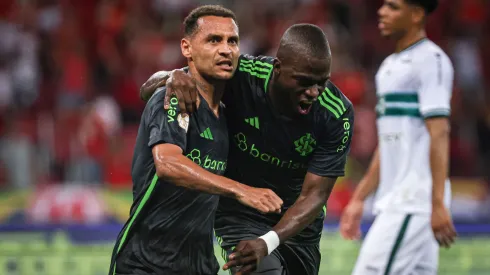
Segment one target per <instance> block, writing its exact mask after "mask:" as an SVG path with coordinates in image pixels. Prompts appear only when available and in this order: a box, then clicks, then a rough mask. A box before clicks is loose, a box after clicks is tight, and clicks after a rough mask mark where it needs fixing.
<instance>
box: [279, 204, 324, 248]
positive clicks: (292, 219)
mask: <svg viewBox="0 0 490 275" xmlns="http://www.w3.org/2000/svg"><path fill="white" fill-rule="evenodd" d="M324 205H325V200H323V198H320V196H318V195H313V196H305V197H299V198H298V200H297V201H296V202H295V203H294V205H293V206H292V207H291V208H290V209H288V211H286V213H285V214H284V216H283V217H282V219H281V220H280V221H279V223H278V224H277V225H276V226H274V228H273V230H274V231H275V232H276V233H277V235H278V236H279V240H280V242H281V243H283V242H284V241H286V240H287V239H289V238H291V237H293V236H295V235H296V234H298V233H299V232H301V230H303V229H304V228H305V227H307V226H308V225H309V224H311V223H312V222H313V221H314V220H315V218H316V217H317V216H318V214H319V213H320V212H321V211H322V208H323V206H324Z"/></svg>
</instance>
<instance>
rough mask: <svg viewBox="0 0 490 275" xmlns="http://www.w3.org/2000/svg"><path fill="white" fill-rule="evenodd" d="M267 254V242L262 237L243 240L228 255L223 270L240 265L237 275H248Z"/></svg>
mask: <svg viewBox="0 0 490 275" xmlns="http://www.w3.org/2000/svg"><path fill="white" fill-rule="evenodd" d="M265 256H267V244H266V243H265V241H264V240H262V239H258V238H257V239H255V240H248V241H241V242H240V243H239V244H238V245H237V246H236V248H235V251H234V252H233V253H231V254H230V256H229V257H228V262H227V263H226V264H225V265H224V266H223V270H228V269H230V268H232V267H239V268H238V272H237V273H235V275H247V274H250V273H252V272H254V271H255V270H256V269H257V266H258V265H259V263H260V261H261V260H262V259H263V258H264V257H265Z"/></svg>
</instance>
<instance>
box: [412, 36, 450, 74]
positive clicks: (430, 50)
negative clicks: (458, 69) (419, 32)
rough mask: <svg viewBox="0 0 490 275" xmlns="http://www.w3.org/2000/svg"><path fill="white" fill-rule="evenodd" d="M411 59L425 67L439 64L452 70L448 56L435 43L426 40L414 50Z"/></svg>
mask: <svg viewBox="0 0 490 275" xmlns="http://www.w3.org/2000/svg"><path fill="white" fill-rule="evenodd" d="M414 53H415V54H414V55H413V58H414V59H415V61H416V63H417V64H418V65H419V66H421V67H425V66H426V65H428V64H431V63H439V64H441V65H443V66H445V67H450V68H452V67H453V65H452V62H451V59H450V58H449V56H448V55H447V54H446V53H445V52H444V50H442V49H441V47H439V46H438V45H437V44H436V43H434V42H432V41H430V40H428V41H426V42H425V43H423V44H422V45H420V46H419V47H417V48H416V49H414Z"/></svg>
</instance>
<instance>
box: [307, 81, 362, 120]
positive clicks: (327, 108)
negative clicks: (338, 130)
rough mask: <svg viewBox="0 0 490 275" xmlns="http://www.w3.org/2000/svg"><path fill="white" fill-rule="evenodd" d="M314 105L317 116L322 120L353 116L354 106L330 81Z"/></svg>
mask: <svg viewBox="0 0 490 275" xmlns="http://www.w3.org/2000/svg"><path fill="white" fill-rule="evenodd" d="M315 105H316V106H314V107H316V108H315V111H316V113H317V116H318V117H319V118H320V119H321V120H323V121H324V122H327V121H328V122H333V121H339V122H341V121H342V120H343V119H344V118H349V119H350V118H352V117H353V113H354V108H353V105H352V103H351V101H350V100H349V99H348V98H347V97H346V96H345V95H344V94H343V93H342V91H341V90H340V89H339V88H338V87H337V86H335V84H333V83H332V82H331V81H329V82H328V83H327V85H326V87H325V89H324V90H323V91H322V92H321V93H320V95H319V96H318V100H317V101H316V102H315Z"/></svg>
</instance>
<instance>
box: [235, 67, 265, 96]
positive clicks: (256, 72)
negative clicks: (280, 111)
mask: <svg viewBox="0 0 490 275" xmlns="http://www.w3.org/2000/svg"><path fill="white" fill-rule="evenodd" d="M238 70H239V71H241V72H246V73H249V74H250V75H251V76H255V77H257V78H262V79H265V83H264V91H265V92H267V85H268V84H269V78H270V75H271V73H272V64H269V63H265V62H262V61H258V60H248V59H241V60H240V64H239V66H238Z"/></svg>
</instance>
